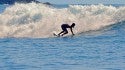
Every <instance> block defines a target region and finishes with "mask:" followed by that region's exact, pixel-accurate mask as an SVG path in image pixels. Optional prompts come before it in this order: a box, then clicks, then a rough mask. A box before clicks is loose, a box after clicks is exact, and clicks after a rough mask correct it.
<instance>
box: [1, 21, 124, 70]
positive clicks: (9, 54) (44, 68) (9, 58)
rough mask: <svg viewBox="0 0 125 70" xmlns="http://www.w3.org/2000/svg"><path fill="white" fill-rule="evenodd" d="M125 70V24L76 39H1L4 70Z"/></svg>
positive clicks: (88, 32) (120, 23)
mask: <svg viewBox="0 0 125 70" xmlns="http://www.w3.org/2000/svg"><path fill="white" fill-rule="evenodd" d="M124 69H125V22H124V21H122V22H118V23H117V24H114V25H110V26H106V27H104V28H101V29H99V30H94V31H87V32H82V33H79V34H76V35H75V36H73V37H71V36H68V37H57V38H55V37H48V38H33V37H17V38H16V37H8V36H6V37H1V38H0V70H124Z"/></svg>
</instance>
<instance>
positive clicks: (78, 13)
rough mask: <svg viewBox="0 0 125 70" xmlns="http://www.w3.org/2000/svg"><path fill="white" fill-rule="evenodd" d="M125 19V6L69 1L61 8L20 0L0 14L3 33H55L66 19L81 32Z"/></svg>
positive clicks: (9, 34) (12, 35) (22, 34)
mask: <svg viewBox="0 0 125 70" xmlns="http://www.w3.org/2000/svg"><path fill="white" fill-rule="evenodd" d="M122 21H125V6H122V7H114V6H105V5H102V4H99V5H69V7H67V8H60V9H58V8H54V7H51V6H47V5H43V4H36V3H29V4H18V3H16V4H15V5H12V6H9V7H7V8H6V9H5V11H4V12H3V13H1V14H0V37H39V38H46V37H53V32H57V33H59V32H60V31H61V27H60V26H61V24H63V23H67V24H69V25H71V24H72V23H76V26H75V28H74V29H73V31H74V33H75V34H79V33H82V32H86V31H90V30H99V29H101V28H103V27H106V26H109V25H112V24H117V23H118V22H122ZM70 34H71V33H70V32H69V35H70Z"/></svg>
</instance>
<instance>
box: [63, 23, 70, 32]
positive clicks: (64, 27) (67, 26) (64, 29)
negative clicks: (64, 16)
mask: <svg viewBox="0 0 125 70" xmlns="http://www.w3.org/2000/svg"><path fill="white" fill-rule="evenodd" d="M61 28H62V30H63V31H65V32H68V30H67V28H71V26H69V25H68V24H62V25H61Z"/></svg>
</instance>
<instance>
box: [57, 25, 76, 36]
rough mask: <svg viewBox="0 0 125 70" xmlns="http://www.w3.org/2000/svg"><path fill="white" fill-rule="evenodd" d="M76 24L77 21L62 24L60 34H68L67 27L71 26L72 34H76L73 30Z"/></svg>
mask: <svg viewBox="0 0 125 70" xmlns="http://www.w3.org/2000/svg"><path fill="white" fill-rule="evenodd" d="M74 26H75V23H72V25H68V24H62V25H61V28H62V31H61V32H60V33H59V34H58V36H60V34H62V35H61V36H63V35H65V34H68V30H67V28H70V31H71V33H72V35H74V33H73V31H72V28H74Z"/></svg>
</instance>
